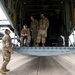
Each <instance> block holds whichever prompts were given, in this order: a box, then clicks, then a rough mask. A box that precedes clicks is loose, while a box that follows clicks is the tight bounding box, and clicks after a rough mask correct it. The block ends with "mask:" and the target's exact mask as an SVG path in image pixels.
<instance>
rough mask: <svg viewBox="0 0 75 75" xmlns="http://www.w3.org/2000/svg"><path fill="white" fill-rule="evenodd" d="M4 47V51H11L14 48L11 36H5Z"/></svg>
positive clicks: (3, 39)
mask: <svg viewBox="0 0 75 75" xmlns="http://www.w3.org/2000/svg"><path fill="white" fill-rule="evenodd" d="M2 45H3V47H2V48H3V50H8V51H9V50H11V48H12V41H11V38H10V36H9V35H5V36H4V37H3V38H2Z"/></svg>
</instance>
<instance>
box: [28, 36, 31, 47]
mask: <svg viewBox="0 0 75 75" xmlns="http://www.w3.org/2000/svg"><path fill="white" fill-rule="evenodd" d="M30 41H31V36H30V35H29V36H28V40H27V42H28V46H30Z"/></svg>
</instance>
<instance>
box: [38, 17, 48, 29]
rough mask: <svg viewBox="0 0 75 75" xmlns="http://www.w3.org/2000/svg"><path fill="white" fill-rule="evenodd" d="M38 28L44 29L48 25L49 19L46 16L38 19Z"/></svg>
mask: <svg viewBox="0 0 75 75" xmlns="http://www.w3.org/2000/svg"><path fill="white" fill-rule="evenodd" d="M39 25H40V26H39V28H40V29H46V28H48V27H49V20H48V18H44V19H40V21H39Z"/></svg>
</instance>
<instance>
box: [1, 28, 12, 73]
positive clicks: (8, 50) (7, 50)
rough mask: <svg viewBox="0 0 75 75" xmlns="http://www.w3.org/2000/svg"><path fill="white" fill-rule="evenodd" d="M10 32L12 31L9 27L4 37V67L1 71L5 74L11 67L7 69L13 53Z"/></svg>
mask: <svg viewBox="0 0 75 75" xmlns="http://www.w3.org/2000/svg"><path fill="white" fill-rule="evenodd" d="M9 34H10V31H9V30H8V29H6V30H5V36H4V37H3V38H2V44H3V47H2V54H3V64H2V67H1V69H0V72H1V73H3V74H5V73H6V72H7V71H10V70H9V69H7V64H8V63H9V61H10V58H11V54H13V50H12V42H11V38H10V36H9Z"/></svg>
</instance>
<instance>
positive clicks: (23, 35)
mask: <svg viewBox="0 0 75 75" xmlns="http://www.w3.org/2000/svg"><path fill="white" fill-rule="evenodd" d="M24 40H27V43H28V45H27V46H29V45H30V41H31V36H30V30H29V29H28V28H27V25H23V29H22V31H21V46H24Z"/></svg>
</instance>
